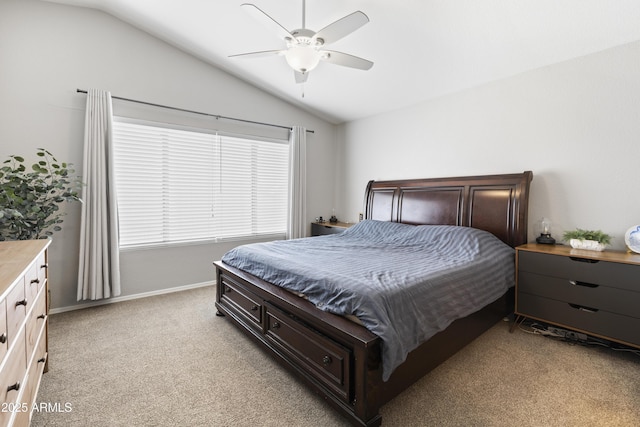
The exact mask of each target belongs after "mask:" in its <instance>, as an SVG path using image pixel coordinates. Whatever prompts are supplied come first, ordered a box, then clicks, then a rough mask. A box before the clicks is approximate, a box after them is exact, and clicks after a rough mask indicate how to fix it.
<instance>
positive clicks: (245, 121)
mask: <svg viewBox="0 0 640 427" xmlns="http://www.w3.org/2000/svg"><path fill="white" fill-rule="evenodd" d="M76 91H77V92H78V93H87V91H86V90H83V89H76ZM111 98H113V99H119V100H120V101H128V102H135V103H137V104H144V105H150V106H152V107H160V108H168V109H170V110H176V111H183V112H185V113H192V114H199V115H201V116H209V117H215V118H216V120H218V119H224V120H233V121H236V122H243V123H250V124H254V125H261V126H271V127H275V128H280V129H288V130H289V131H291V130H292V128H291V127H290V126H282V125H274V124H272V123H263V122H255V121H253V120H245V119H237V118H235V117H226V116H219V115H217V114H209V113H202V112H200V111H194V110H187V109H184V108H178V107H170V106H168V105H162V104H154V103H153V102H146V101H138V100H136V99H129V98H122V97H119V96H113V95H111ZM307 132H309V133H315V132H314V131H313V130H310V129H307Z"/></svg>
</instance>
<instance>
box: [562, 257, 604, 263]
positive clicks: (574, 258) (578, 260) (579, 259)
mask: <svg viewBox="0 0 640 427" xmlns="http://www.w3.org/2000/svg"><path fill="white" fill-rule="evenodd" d="M569 259H570V260H571V261H577V262H586V263H587V264H595V263H597V262H600V260H597V259H589V258H578V257H575V256H570V257H569Z"/></svg>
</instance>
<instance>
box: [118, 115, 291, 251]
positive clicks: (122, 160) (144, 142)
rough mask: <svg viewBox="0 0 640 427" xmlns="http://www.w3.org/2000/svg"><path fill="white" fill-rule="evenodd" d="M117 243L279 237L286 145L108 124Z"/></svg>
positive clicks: (282, 219)
mask: <svg viewBox="0 0 640 427" xmlns="http://www.w3.org/2000/svg"><path fill="white" fill-rule="evenodd" d="M113 139H114V148H115V149H114V157H115V173H116V180H117V181H116V185H117V191H118V212H119V221H120V247H121V248H126V247H135V246H147V245H158V244H171V243H182V242H194V241H206V240H217V239H233V238H245V237H259V236H267V235H282V236H284V234H285V233H286V227H287V224H286V222H287V203H288V202H287V200H288V194H287V191H288V169H289V155H288V153H289V147H288V144H287V142H286V141H280V142H274V141H263V140H258V139H252V138H247V137H237V136H226V135H219V134H212V133H208V132H207V131H200V130H192V129H189V130H184V129H174V128H168V127H162V126H160V125H152V124H147V123H144V124H141V123H129V122H125V121H120V120H115V121H114V138H113Z"/></svg>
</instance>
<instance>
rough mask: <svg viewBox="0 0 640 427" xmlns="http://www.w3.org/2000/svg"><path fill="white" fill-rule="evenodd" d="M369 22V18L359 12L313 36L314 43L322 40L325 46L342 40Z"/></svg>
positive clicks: (339, 20)
mask: <svg viewBox="0 0 640 427" xmlns="http://www.w3.org/2000/svg"><path fill="white" fill-rule="evenodd" d="M367 22H369V18H368V17H367V15H365V14H364V13H362V12H360V11H359V10H358V11H356V12H353V13H352V14H351V15H347V16H345V17H344V18H341V19H338V20H337V21H335V22H334V23H332V24H329V25H327V26H326V27H324V28H323V29H321V30H320V31H318V32H317V33H316V34H315V35H314V36H313V41H315V40H316V39H322V40H323V41H324V43H325V44H328V43H333V42H335V41H337V40H340V39H341V38H343V37H344V36H347V35H349V34H351V33H352V32H354V31H355V30H357V29H358V28H360V27H362V26H363V25H364V24H366V23H367Z"/></svg>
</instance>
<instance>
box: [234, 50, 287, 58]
mask: <svg viewBox="0 0 640 427" xmlns="http://www.w3.org/2000/svg"><path fill="white" fill-rule="evenodd" d="M285 52H286V51H284V50H261V51H259V52H247V53H237V54H235V55H229V58H260V57H263V56H276V55H278V56H279V55H283V54H284V53H285Z"/></svg>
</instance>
